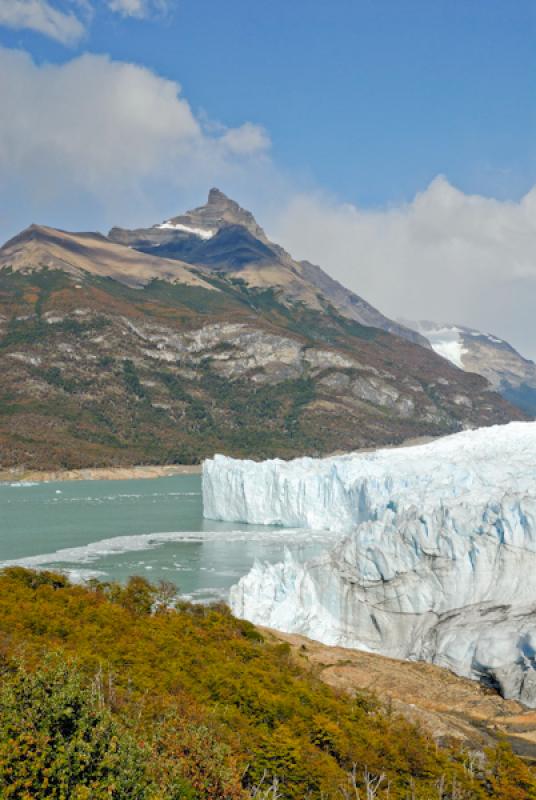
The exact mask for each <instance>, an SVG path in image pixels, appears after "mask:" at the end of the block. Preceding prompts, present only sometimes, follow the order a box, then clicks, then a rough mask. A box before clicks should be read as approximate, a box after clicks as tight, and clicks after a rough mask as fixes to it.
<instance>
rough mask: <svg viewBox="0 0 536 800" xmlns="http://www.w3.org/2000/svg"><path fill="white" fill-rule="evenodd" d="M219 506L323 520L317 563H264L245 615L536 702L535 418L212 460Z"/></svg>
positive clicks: (295, 520) (235, 597)
mask: <svg viewBox="0 0 536 800" xmlns="http://www.w3.org/2000/svg"><path fill="white" fill-rule="evenodd" d="M203 502H204V513H205V515H206V516H208V517H211V518H215V519H224V520H229V521H241V522H255V523H264V524H279V525H285V526H289V527H294V528H296V527H303V528H316V529H319V528H324V529H326V530H328V531H331V532H332V533H331V535H332V539H333V541H332V544H331V545H330V547H329V549H328V550H326V551H324V552H323V553H322V554H321V555H319V556H317V557H316V558H314V559H311V560H309V561H306V562H300V560H299V559H298V558H297V557H296V556H293V555H291V554H290V552H289V553H287V554H286V556H285V559H284V561H283V562H282V563H279V564H268V563H260V562H256V563H255V565H254V566H253V568H252V570H251V571H250V572H249V573H248V574H247V575H245V576H244V577H243V578H241V580H240V581H239V582H238V584H236V585H235V586H234V587H233V588H232V589H231V593H230V604H231V608H232V610H233V612H234V613H235V614H237V616H240V617H244V618H246V619H249V620H251V621H252V622H254V623H257V624H262V625H267V626H270V627H273V628H276V629H279V630H283V631H286V632H294V633H301V634H303V635H305V636H309V637H310V638H313V639H316V640H318V641H321V642H324V643H326V644H331V645H339V646H344V647H351V648H359V649H366V650H368V651H371V652H377V653H381V654H384V655H387V656H390V657H393V658H400V659H413V660H416V659H418V660H426V661H429V662H431V663H435V664H439V665H442V666H445V667H448V668H449V669H451V670H453V671H454V672H456V673H457V674H459V675H463V676H466V677H470V678H473V679H477V680H481V681H483V682H485V683H486V684H488V685H491V686H494V687H496V688H498V689H499V691H501V693H502V694H503V695H504V696H505V697H512V698H517V699H519V700H520V701H521V702H523V703H525V704H526V705H528V706H530V707H536V423H534V422H524V423H523V422H521V423H519V422H518V423H510V424H509V425H504V426H496V427H492V428H483V429H479V430H474V431H464V432H461V433H458V434H454V435H452V436H449V437H445V438H443V439H439V440H435V441H433V442H430V443H428V444H425V445H418V446H412V447H402V448H398V449H383V450H378V451H375V452H372V453H353V454H348V455H344V456H333V457H330V458H324V459H312V458H301V459H295V460H293V461H288V462H285V461H282V460H279V459H275V460H271V461H265V462H259V463H256V462H253V461H242V460H235V459H230V458H226V457H223V456H216V457H215V458H214V459H211V460H209V461H207V462H205V464H204V467H203Z"/></svg>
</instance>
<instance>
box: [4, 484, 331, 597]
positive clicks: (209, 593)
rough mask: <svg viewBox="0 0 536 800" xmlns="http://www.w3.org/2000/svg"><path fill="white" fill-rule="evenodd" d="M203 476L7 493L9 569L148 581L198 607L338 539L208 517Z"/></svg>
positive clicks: (19, 487)
mask: <svg viewBox="0 0 536 800" xmlns="http://www.w3.org/2000/svg"><path fill="white" fill-rule="evenodd" d="M202 512H203V509H202V498H201V476H200V475H176V476H173V477H165V478H155V479H145V480H144V479H140V480H124V481H119V480H113V481H99V480H97V481H64V482H58V483H52V482H51V483H36V484H28V483H18V484H17V483H11V484H8V483H4V484H0V567H2V566H9V565H14V564H18V565H21V566H27V567H32V568H44V569H57V570H61V571H63V572H66V573H67V574H68V575H69V576H70V578H71V579H72V580H74V581H83V580H84V579H87V578H89V577H97V578H99V579H102V580H107V579H114V580H119V581H125V580H126V579H127V578H128V577H129V576H130V575H143V576H145V577H146V578H148V579H149V580H151V581H153V580H154V581H157V580H159V579H161V578H163V579H165V580H169V581H172V582H173V583H175V584H176V585H177V586H178V587H179V590H180V592H181V594H182V595H184V596H185V597H187V598H189V599H192V600H194V601H201V602H204V601H211V600H216V599H222V598H223V599H225V598H226V596H227V592H228V590H229V587H230V586H232V584H233V583H236V582H237V581H238V579H239V578H240V577H241V576H242V575H244V574H245V573H246V572H247V571H248V570H249V569H250V567H251V566H252V565H253V562H254V560H255V559H260V560H262V561H269V562H275V561H280V560H281V559H282V558H283V556H284V550H285V547H288V548H289V549H291V550H292V552H293V553H295V554H296V555H298V556H299V557H300V558H303V559H305V558H309V557H311V556H314V555H315V554H316V553H318V552H319V551H320V550H321V549H323V546H325V545H326V543H327V542H328V541H330V540H331V541H333V534H328V533H326V532H323V531H309V530H297V529H286V528H277V527H268V526H257V525H240V524H237V523H223V522H213V521H212V520H206V519H204V518H203V513H202Z"/></svg>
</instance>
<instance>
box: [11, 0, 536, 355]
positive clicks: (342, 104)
mask: <svg viewBox="0 0 536 800" xmlns="http://www.w3.org/2000/svg"><path fill="white" fill-rule="evenodd" d="M535 44H536V0H330V2H327V1H326V0H323V1H322V0H292V2H289V1H288V0H270V2H263V1H262V0H227V2H225V1H224V0H0V109H1V111H0V113H1V116H0V239H2V240H5V239H7V238H8V237H9V236H11V235H13V234H15V233H16V232H18V231H19V230H21V229H22V228H24V227H26V226H27V225H28V224H30V223H32V222H39V223H44V224H49V225H53V226H56V227H59V228H65V229H72V230H101V231H103V232H106V231H107V230H108V229H109V228H110V227H111V226H112V225H116V224H119V225H126V226H137V225H148V224H152V223H154V222H158V221H160V220H162V219H164V218H166V217H169V216H171V215H173V214H177V213H180V212H181V211H183V210H185V209H186V208H189V207H192V206H196V205H200V204H201V203H202V202H204V200H205V198H206V194H207V191H208V189H209V188H210V187H211V186H213V185H216V186H219V188H221V189H222V190H223V191H225V192H226V193H227V194H229V195H230V196H232V197H234V198H235V199H236V200H237V201H238V202H239V203H240V204H241V205H243V206H244V207H247V208H249V209H251V210H252V211H253V212H254V213H255V215H256V216H257V218H258V220H259V222H260V223H261V224H262V225H263V226H264V227H265V228H266V230H267V232H268V233H269V235H270V236H272V238H274V239H275V240H277V241H279V242H280V243H281V244H283V245H284V246H285V247H287V249H289V250H290V251H291V252H292V254H293V255H294V256H295V257H298V258H307V259H309V260H311V261H313V262H315V263H319V264H321V266H323V267H324V268H325V269H326V270H327V271H328V272H329V273H330V274H332V275H333V276H334V277H336V278H337V279H338V280H340V281H341V282H343V283H344V284H346V285H347V286H348V287H349V288H351V289H353V290H354V291H356V292H357V293H358V294H360V295H362V296H363V297H365V298H366V299H367V300H368V301H369V302H372V303H374V304H375V305H377V306H378V307H379V308H380V309H381V310H382V311H383V312H384V313H387V314H388V315H390V316H392V317H406V318H418V319H434V320H438V321H447V322H456V323H460V324H465V325H469V326H474V327H477V328H480V329H483V330H485V331H487V332H490V333H494V334H496V335H499V336H501V337H504V338H506V339H508V340H509V341H511V342H512V344H514V345H515V346H516V347H518V348H519V349H520V350H521V351H522V352H523V354H525V355H527V356H529V357H532V358H536V322H535V320H534V316H535V315H534V311H533V309H535V308H536V188H534V187H535V186H536V136H535V134H536V119H535V112H536V106H535V103H536V92H535V90H536V47H535Z"/></svg>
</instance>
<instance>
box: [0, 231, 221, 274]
mask: <svg viewBox="0 0 536 800" xmlns="http://www.w3.org/2000/svg"><path fill="white" fill-rule="evenodd" d="M3 269H11V270H12V271H13V272H22V273H26V274H29V273H31V272H33V271H35V270H42V269H48V270H61V271H63V272H65V273H67V274H69V275H71V276H73V277H78V278H81V277H83V276H84V274H86V273H89V274H90V275H96V276H101V277H108V278H113V279H114V280H116V281H120V282H121V283H125V284H126V285H127V286H132V287H140V286H144V285H146V284H148V283H150V281H152V280H155V279H158V278H159V279H162V280H167V281H170V282H175V281H179V282H180V283H183V284H185V285H188V286H202V287H203V288H205V289H209V290H210V289H212V287H211V286H210V284H208V283H206V281H203V280H202V279H200V278H199V277H198V276H196V275H195V274H194V272H193V271H192V270H191V268H190V267H189V265H188V264H183V263H181V262H179V261H176V260H173V261H172V260H166V259H162V258H156V257H154V256H150V255H145V254H144V253H139V252H138V251H136V250H132V249H130V248H126V247H120V246H119V245H116V244H114V243H113V242H111V241H109V239H107V238H106V237H105V236H102V235H101V234H99V233H67V232H66V231H60V230H56V229H55V228H47V227H45V226H43V225H30V227H29V228H26V230H24V231H22V233H20V234H19V235H18V236H15V237H14V238H13V239H10V240H9V241H8V242H6V244H5V245H4V246H3V247H2V248H1V249H0V270H3Z"/></svg>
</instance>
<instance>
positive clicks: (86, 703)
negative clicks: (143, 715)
mask: <svg viewBox="0 0 536 800" xmlns="http://www.w3.org/2000/svg"><path fill="white" fill-rule="evenodd" d="M0 787H1V792H2V794H1V796H2V797H5V798H8V797H9V798H21V800H22V799H23V798H24V799H25V800H26V798H28V799H29V798H32V799H35V800H39V798H54V799H55V800H101V798H102V800H104V799H105V798H106V800H110V798H117V799H118V800H119V799H121V800H127V798H128V799H130V798H132V800H145V799H146V798H150V797H153V796H154V794H153V792H152V789H151V781H150V778H149V773H148V769H147V754H146V752H145V751H144V749H143V748H141V747H140V746H139V745H138V744H136V743H135V742H134V740H133V738H131V736H130V735H129V734H128V732H126V731H125V730H124V729H122V727H121V726H120V725H119V724H118V722H117V721H116V720H114V719H113V718H112V716H111V714H110V712H109V711H108V710H107V709H106V708H105V707H104V705H103V702H102V698H101V695H100V692H99V690H98V687H97V686H94V687H93V688H87V687H85V686H84V684H83V682H82V679H81V676H80V674H79V672H78V671H77V669H76V668H75V667H73V666H69V665H68V664H67V663H66V662H64V661H63V660H61V659H60V658H59V657H53V656H52V657H48V658H47V659H46V660H45V663H44V665H43V666H42V667H41V668H40V669H38V670H37V671H36V672H33V673H32V672H28V671H27V670H26V669H25V668H24V667H23V666H18V668H17V669H16V670H15V672H14V673H12V674H11V675H9V677H8V679H7V680H5V681H4V683H3V686H2V689H1V691H0Z"/></svg>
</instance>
